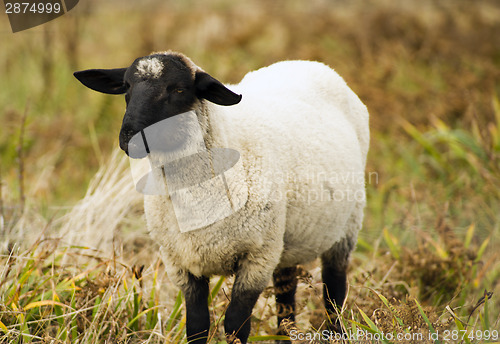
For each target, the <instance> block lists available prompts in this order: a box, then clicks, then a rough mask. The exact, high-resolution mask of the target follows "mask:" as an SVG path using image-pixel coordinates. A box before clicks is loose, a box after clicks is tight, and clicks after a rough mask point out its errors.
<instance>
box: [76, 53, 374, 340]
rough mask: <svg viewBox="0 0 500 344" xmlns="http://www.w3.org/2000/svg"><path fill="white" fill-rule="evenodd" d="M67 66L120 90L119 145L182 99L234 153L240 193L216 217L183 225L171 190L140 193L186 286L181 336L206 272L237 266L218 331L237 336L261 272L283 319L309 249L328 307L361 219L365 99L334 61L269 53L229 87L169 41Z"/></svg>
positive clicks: (290, 314)
mask: <svg viewBox="0 0 500 344" xmlns="http://www.w3.org/2000/svg"><path fill="white" fill-rule="evenodd" d="M75 76H76V78H78V80H80V81H81V82H82V83H83V84H84V85H86V86H88V87H90V88H91V89H94V90H96V91H99V92H103V93H110V94H123V93H125V94H126V95H125V97H126V101H127V109H126V112H125V116H124V119H123V125H122V129H121V132H120V147H121V148H122V149H123V150H124V151H125V152H127V154H129V148H130V147H129V142H130V140H131V138H132V137H133V136H134V135H136V134H138V133H139V132H141V131H142V130H144V129H145V128H147V127H149V126H151V125H153V124H154V123H157V122H159V121H161V120H164V119H166V118H170V117H173V116H176V115H179V114H182V113H185V112H187V111H194V113H195V114H196V118H197V119H198V122H199V123H198V125H199V127H201V128H202V135H203V140H204V145H205V146H206V147H207V149H210V148H213V147H228V148H231V149H234V150H236V151H238V152H239V153H240V154H241V163H242V169H243V171H244V173H243V175H242V176H241V181H240V183H241V184H242V185H244V187H245V188H246V189H245V190H247V193H248V194H247V198H246V202H245V204H244V206H243V207H241V209H239V210H237V211H235V212H234V213H232V214H231V215H229V216H227V217H225V218H224V219H222V220H220V221H216V222H215V223H212V224H209V225H207V226H205V227H203V228H200V229H197V230H191V231H188V232H182V231H180V229H179V225H178V223H177V219H176V216H175V212H174V209H173V205H172V201H171V198H170V197H169V196H162V195H146V196H145V200H144V208H145V212H146V219H147V225H148V228H149V230H150V233H151V235H152V236H153V238H154V239H155V240H156V241H157V242H158V243H159V244H160V245H161V253H162V257H163V260H164V263H165V266H166V270H167V273H168V276H169V278H170V279H171V280H172V281H173V282H174V283H175V284H176V285H177V286H178V287H179V288H180V289H181V290H182V291H183V293H184V296H185V302H186V316H187V324H186V327H187V337H188V341H189V342H190V343H206V341H207V336H208V331H209V328H210V315H209V310H208V305H207V297H208V292H209V277H210V276H212V275H231V274H235V275H236V277H235V281H234V286H233V290H232V294H231V301H230V303H229V306H228V308H227V311H226V316H225V323H224V326H225V332H226V336H227V339H228V342H233V341H236V338H238V339H239V340H240V341H241V342H242V343H245V342H246V340H247V338H248V335H249V332H250V316H251V313H252V309H253V307H254V305H255V303H256V301H257V299H258V297H259V295H260V293H261V292H262V291H263V289H264V288H265V287H266V286H267V284H268V283H269V281H270V280H271V279H273V282H274V286H275V291H276V303H277V313H278V324H279V323H281V321H282V320H283V319H285V318H286V319H290V320H292V321H293V320H294V310H295V300H294V298H295V290H296V285H297V279H296V266H297V264H302V263H306V262H308V261H311V260H314V259H315V258H317V257H321V261H322V277H323V282H324V290H323V294H324V301H325V307H326V310H327V311H328V312H330V313H332V314H335V312H336V308H337V307H338V308H340V307H341V306H342V304H343V302H344V298H345V293H346V268H347V264H348V258H349V255H350V253H351V251H352V250H353V249H354V247H355V245H356V241H357V235H358V231H359V230H360V228H361V225H362V220H363V209H364V206H365V202H366V200H365V185H364V170H365V164H366V156H367V152H368V145H369V128H368V112H367V109H366V107H365V106H364V105H363V103H362V102H361V101H360V100H359V98H358V97H357V96H356V94H355V93H354V92H353V91H352V90H351V89H350V88H349V87H348V86H347V85H346V83H345V82H344V80H343V79H342V78H341V77H340V76H339V75H338V74H337V73H336V72H334V71H333V70H332V69H331V68H329V67H328V66H326V65H324V64H322V63H319V62H309V61H284V62H278V63H275V64H273V65H271V66H269V67H265V68H262V69H259V70H257V71H253V72H250V73H248V74H247V75H246V76H245V77H244V78H243V80H242V81H241V82H240V83H239V84H237V85H231V86H229V87H230V88H231V89H232V91H231V90H229V89H228V88H227V87H226V86H224V85H223V84H221V83H220V82H219V81H217V80H216V79H214V78H212V77H211V76H210V75H208V74H207V73H205V72H204V71H203V70H202V69H200V68H199V67H198V66H196V65H195V64H194V63H193V62H192V61H191V60H190V59H188V58H187V57H185V56H184V55H182V54H179V53H174V52H170V51H169V52H160V53H154V54H152V55H149V56H145V57H141V58H138V59H136V60H135V61H134V62H133V63H132V65H131V66H130V67H128V68H119V69H110V70H104V69H92V70H86V71H80V72H76V73H75ZM234 92H237V93H241V94H242V96H240V95H238V94H237V93H234ZM221 105H222V106H221ZM193 128H194V127H193ZM194 132H195V130H191V129H190V127H189V126H188V127H187V129H186V130H184V132H183V134H182V135H180V136H182V137H184V141H185V142H188V143H189V142H190V141H194V138H192V137H191V136H190V135H194V134H192V133H194ZM149 153H150V155H151V156H153V153H154V152H149ZM333 326H334V327H335V325H333ZM279 333H283V332H279Z"/></svg>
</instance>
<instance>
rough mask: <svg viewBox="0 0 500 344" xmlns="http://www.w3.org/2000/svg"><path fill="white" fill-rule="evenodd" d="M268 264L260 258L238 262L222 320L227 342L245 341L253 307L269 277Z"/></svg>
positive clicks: (269, 269)
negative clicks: (224, 316) (229, 300)
mask: <svg viewBox="0 0 500 344" xmlns="http://www.w3.org/2000/svg"><path fill="white" fill-rule="evenodd" d="M254 258H255V257H254ZM268 264H269V261H266V260H262V259H257V260H252V262H250V261H249V260H247V259H244V260H243V261H240V262H239V268H238V272H237V273H236V278H235V280H234V286H233V291H232V293H231V302H229V306H228V308H227V310H226V319H225V320H224V330H225V332H226V340H227V342H228V344H232V343H234V344H236V343H238V344H239V342H241V344H245V343H246V342H247V339H248V335H249V334H250V318H251V315H252V310H253V307H254V306H255V303H256V302H257V299H258V298H259V295H260V293H261V292H262V291H263V290H264V288H265V287H266V286H267V283H268V281H269V280H270V279H271V275H272V271H273V268H272V267H270V266H269V265H268ZM238 340H239V341H238Z"/></svg>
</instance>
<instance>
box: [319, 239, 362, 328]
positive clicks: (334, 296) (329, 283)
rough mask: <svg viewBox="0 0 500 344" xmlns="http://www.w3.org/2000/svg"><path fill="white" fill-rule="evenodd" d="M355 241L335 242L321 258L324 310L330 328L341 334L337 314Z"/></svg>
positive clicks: (343, 294)
mask: <svg viewBox="0 0 500 344" xmlns="http://www.w3.org/2000/svg"><path fill="white" fill-rule="evenodd" d="M354 245H355V241H354V240H352V238H349V237H347V238H344V239H343V240H341V241H339V242H337V243H336V244H335V245H333V247H332V248H330V249H329V250H328V251H326V252H325V253H323V255H322V256H321V262H322V270H321V276H322V278H323V299H324V301H325V308H326V311H327V312H328V316H329V318H330V319H331V320H333V319H335V320H334V323H333V324H330V326H329V327H330V328H331V329H332V330H335V331H337V332H341V331H342V328H341V326H340V321H339V320H338V318H337V314H338V313H339V312H340V309H341V308H342V305H343V303H344V299H345V295H346V289H347V275H346V271H347V265H348V261H349V255H350V253H351V251H352V249H353V248H354Z"/></svg>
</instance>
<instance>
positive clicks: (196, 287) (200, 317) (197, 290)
mask: <svg viewBox="0 0 500 344" xmlns="http://www.w3.org/2000/svg"><path fill="white" fill-rule="evenodd" d="M208 284H209V279H208V278H207V277H200V278H197V277H195V276H193V275H191V274H188V279H187V283H186V284H185V285H184V286H183V288H182V292H183V293H184V298H185V300H186V334H187V339H188V343H189V344H205V343H206V342H207V339H208V331H209V329H210V313H209V311H208V290H209V286H208Z"/></svg>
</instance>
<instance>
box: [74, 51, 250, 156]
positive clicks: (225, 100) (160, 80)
mask: <svg viewBox="0 0 500 344" xmlns="http://www.w3.org/2000/svg"><path fill="white" fill-rule="evenodd" d="M74 75H75V77H76V78H77V79H78V80H80V81H81V82H82V83H83V84H84V85H85V86H87V87H89V88H91V89H93V90H96V91H99V92H103V93H109V94H125V101H126V103H127V108H126V111H125V116H124V117H123V123H122V128H121V131H120V148H121V149H123V150H124V151H125V152H126V153H127V154H128V144H129V141H130V139H131V138H132V137H133V136H134V135H135V134H137V133H138V132H140V131H141V130H143V129H144V128H146V127H148V126H150V125H152V124H154V123H157V122H159V121H161V120H164V119H166V118H169V117H172V116H175V115H178V114H181V113H184V112H187V111H189V110H192V109H193V108H194V107H195V105H196V103H197V101H198V100H199V99H206V100H209V101H211V102H213V103H216V104H219V105H234V104H237V103H239V101H240V100H241V96H240V95H237V94H235V93H233V92H232V91H230V90H229V89H227V88H226V87H225V86H224V85H223V84H221V83H220V82H219V81H217V80H216V79H214V78H213V77H211V76H210V75H208V74H207V73H205V72H203V71H201V70H200V69H198V68H197V67H196V66H195V65H194V64H192V62H191V61H190V60H189V59H187V58H185V57H184V56H182V55H180V54H171V53H165V54H153V55H149V56H145V57H141V58H138V59H136V60H135V61H134V62H133V63H132V65H131V66H130V67H128V68H119V69H90V70H85V71H80V72H76V73H74ZM135 158H140V157H135Z"/></svg>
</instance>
